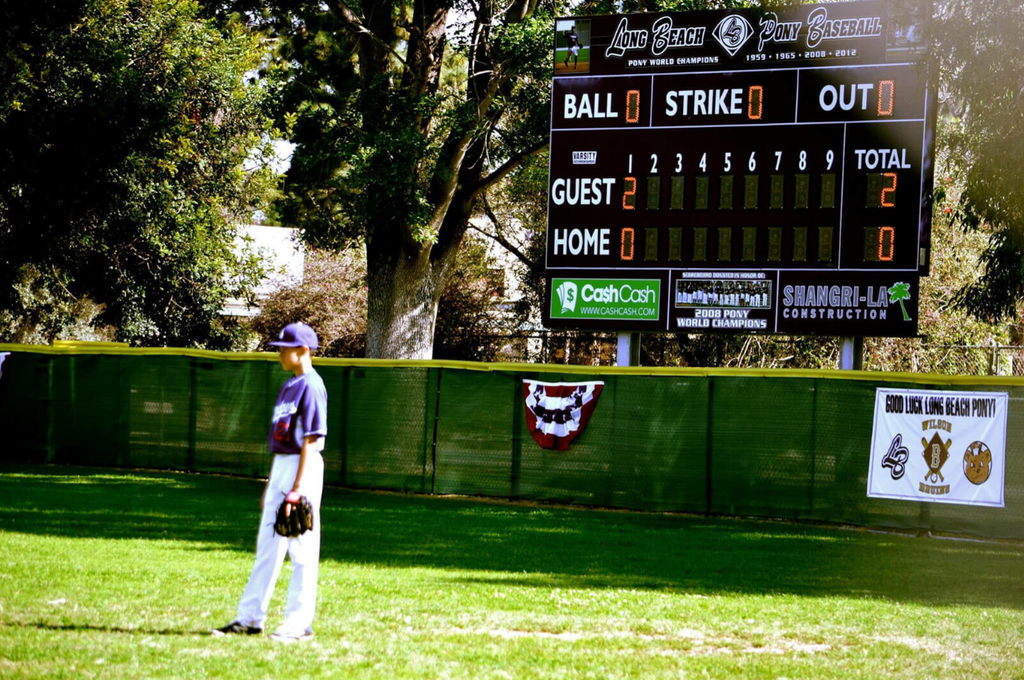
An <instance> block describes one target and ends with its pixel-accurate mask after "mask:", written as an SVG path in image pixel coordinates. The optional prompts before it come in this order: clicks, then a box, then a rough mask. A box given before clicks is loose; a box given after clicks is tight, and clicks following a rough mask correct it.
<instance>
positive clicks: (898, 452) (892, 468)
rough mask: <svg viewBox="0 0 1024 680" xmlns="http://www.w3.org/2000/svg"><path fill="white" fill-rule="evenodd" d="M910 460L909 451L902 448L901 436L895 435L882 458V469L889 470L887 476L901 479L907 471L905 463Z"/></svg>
mask: <svg viewBox="0 0 1024 680" xmlns="http://www.w3.org/2000/svg"><path fill="white" fill-rule="evenodd" d="M908 460H910V451H908V450H907V447H906V446H903V435H901V434H897V435H896V436H895V437H893V440H892V444H890V445H889V451H888V453H886V454H885V457H884V458H882V467H884V468H889V474H890V475H892V478H893V479H902V478H903V475H904V474H905V473H906V471H907V461H908Z"/></svg>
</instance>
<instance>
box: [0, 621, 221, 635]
mask: <svg viewBox="0 0 1024 680" xmlns="http://www.w3.org/2000/svg"><path fill="white" fill-rule="evenodd" d="M4 625H5V626H9V627H12V628H35V629H37V630H50V631H56V632H61V633H84V632H87V633H118V634H123V635H162V636H178V637H193V636H196V635H210V631H209V629H205V628H204V629H202V630H180V629H175V628H163V629H159V630H157V629H154V628H125V627H124V626H97V625H91V624H87V623H73V624H72V623H69V624H55V623H44V622H42V621H35V622H27V623H19V622H14V623H12V622H5V623H4Z"/></svg>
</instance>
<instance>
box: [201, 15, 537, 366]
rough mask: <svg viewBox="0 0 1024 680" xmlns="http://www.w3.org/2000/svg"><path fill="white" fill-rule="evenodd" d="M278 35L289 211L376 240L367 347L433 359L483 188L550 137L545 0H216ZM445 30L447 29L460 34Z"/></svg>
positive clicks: (304, 223)
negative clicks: (441, 316) (440, 318)
mask: <svg viewBox="0 0 1024 680" xmlns="http://www.w3.org/2000/svg"><path fill="white" fill-rule="evenodd" d="M209 7H210V10H211V11H212V12H214V13H219V15H221V16H224V15H226V14H227V13H230V12H232V11H236V12H242V13H243V14H244V15H245V16H247V17H249V20H250V21H251V22H252V23H254V24H255V25H257V26H259V27H261V28H262V29H264V30H266V31H267V32H268V34H269V35H271V36H273V37H274V38H275V39H276V41H277V45H278V46H279V52H278V53H277V55H276V57H275V59H274V60H272V62H271V63H269V64H268V66H267V68H266V69H265V75H266V76H267V77H268V79H269V80H271V81H273V82H276V83H278V84H279V95H280V101H281V109H280V111H279V121H280V125H281V126H282V128H284V129H287V130H288V132H289V134H290V138H291V140H292V141H293V142H295V143H296V144H297V147H296V149H295V152H294V155H293V158H292V165H291V168H290V169H289V171H288V173H287V177H286V183H285V187H284V199H283V201H282V202H281V204H280V206H279V209H280V214H281V215H282V216H283V218H284V221H285V222H286V224H289V225H294V226H298V227H301V228H302V229H303V235H304V238H305V239H306V241H307V242H308V243H309V244H311V245H313V246H314V247H318V248H332V249H338V250H340V249H344V248H348V247H350V246H352V245H354V244H360V245H365V249H366V254H367V285H368V291H367V351H368V354H369V355H370V356H375V357H420V358H424V357H429V356H431V352H432V344H431V343H432V339H433V333H434V324H435V316H436V311H437V305H438V302H439V300H440V297H441V294H442V292H443V290H444V285H445V282H446V280H447V279H448V277H449V276H450V275H451V273H452V272H453V271H454V269H455V261H456V257H457V254H458V252H459V247H460V245H461V243H462V240H463V237H464V235H465V233H466V230H467V228H468V223H469V218H470V217H471V216H472V215H473V213H474V211H475V209H476V208H477V206H478V201H479V199H480V197H481V196H482V194H483V192H484V191H486V189H487V188H488V187H490V186H493V185H494V184H495V183H496V182H498V181H499V180H500V179H501V178H503V177H504V176H505V175H506V174H507V173H508V172H509V171H510V170H512V169H514V168H515V167H517V166H518V164H519V163H521V162H522V161H523V160H524V159H526V158H529V157H530V156H531V155H532V154H535V153H537V152H538V151H539V150H541V149H543V148H544V146H545V145H546V144H547V115H548V108H549V80H548V76H549V72H550V58H551V54H550V50H551V30H552V22H551V15H550V5H543V6H542V5H540V3H539V0H513V1H512V2H508V3H504V2H502V3H499V2H492V1H491V0H482V1H469V0H459V1H454V0H420V1H417V2H408V1H407V0H381V1H378V2H368V1H364V2H361V3H359V2H342V1H339V0H335V1H329V2H319V1H314V0H266V1H265V2H260V1H258V0H252V1H249V2H246V1H245V0H239V2H219V3H218V2H213V3H211V4H210V5H209ZM449 36H452V37H451V39H450V38H449Z"/></svg>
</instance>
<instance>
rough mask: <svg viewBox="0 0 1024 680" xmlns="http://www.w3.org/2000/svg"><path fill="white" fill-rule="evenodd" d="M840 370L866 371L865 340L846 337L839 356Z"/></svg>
mask: <svg viewBox="0 0 1024 680" xmlns="http://www.w3.org/2000/svg"><path fill="white" fill-rule="evenodd" d="M839 369H840V370H843V371H862V370H864V338H862V337H859V336H858V337H853V338H851V337H844V338H843V344H842V348H841V350H840V354H839Z"/></svg>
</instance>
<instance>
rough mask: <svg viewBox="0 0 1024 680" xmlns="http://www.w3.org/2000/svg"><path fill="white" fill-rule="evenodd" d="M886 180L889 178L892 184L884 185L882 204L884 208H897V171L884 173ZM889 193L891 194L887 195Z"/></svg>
mask: <svg viewBox="0 0 1024 680" xmlns="http://www.w3.org/2000/svg"><path fill="white" fill-rule="evenodd" d="M882 177H884V178H885V179H886V180H889V182H890V184H889V186H887V187H882V196H881V204H882V207H883V208H895V207H896V173H895V172H886V173H883V174H882ZM886 194H889V196H886Z"/></svg>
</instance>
